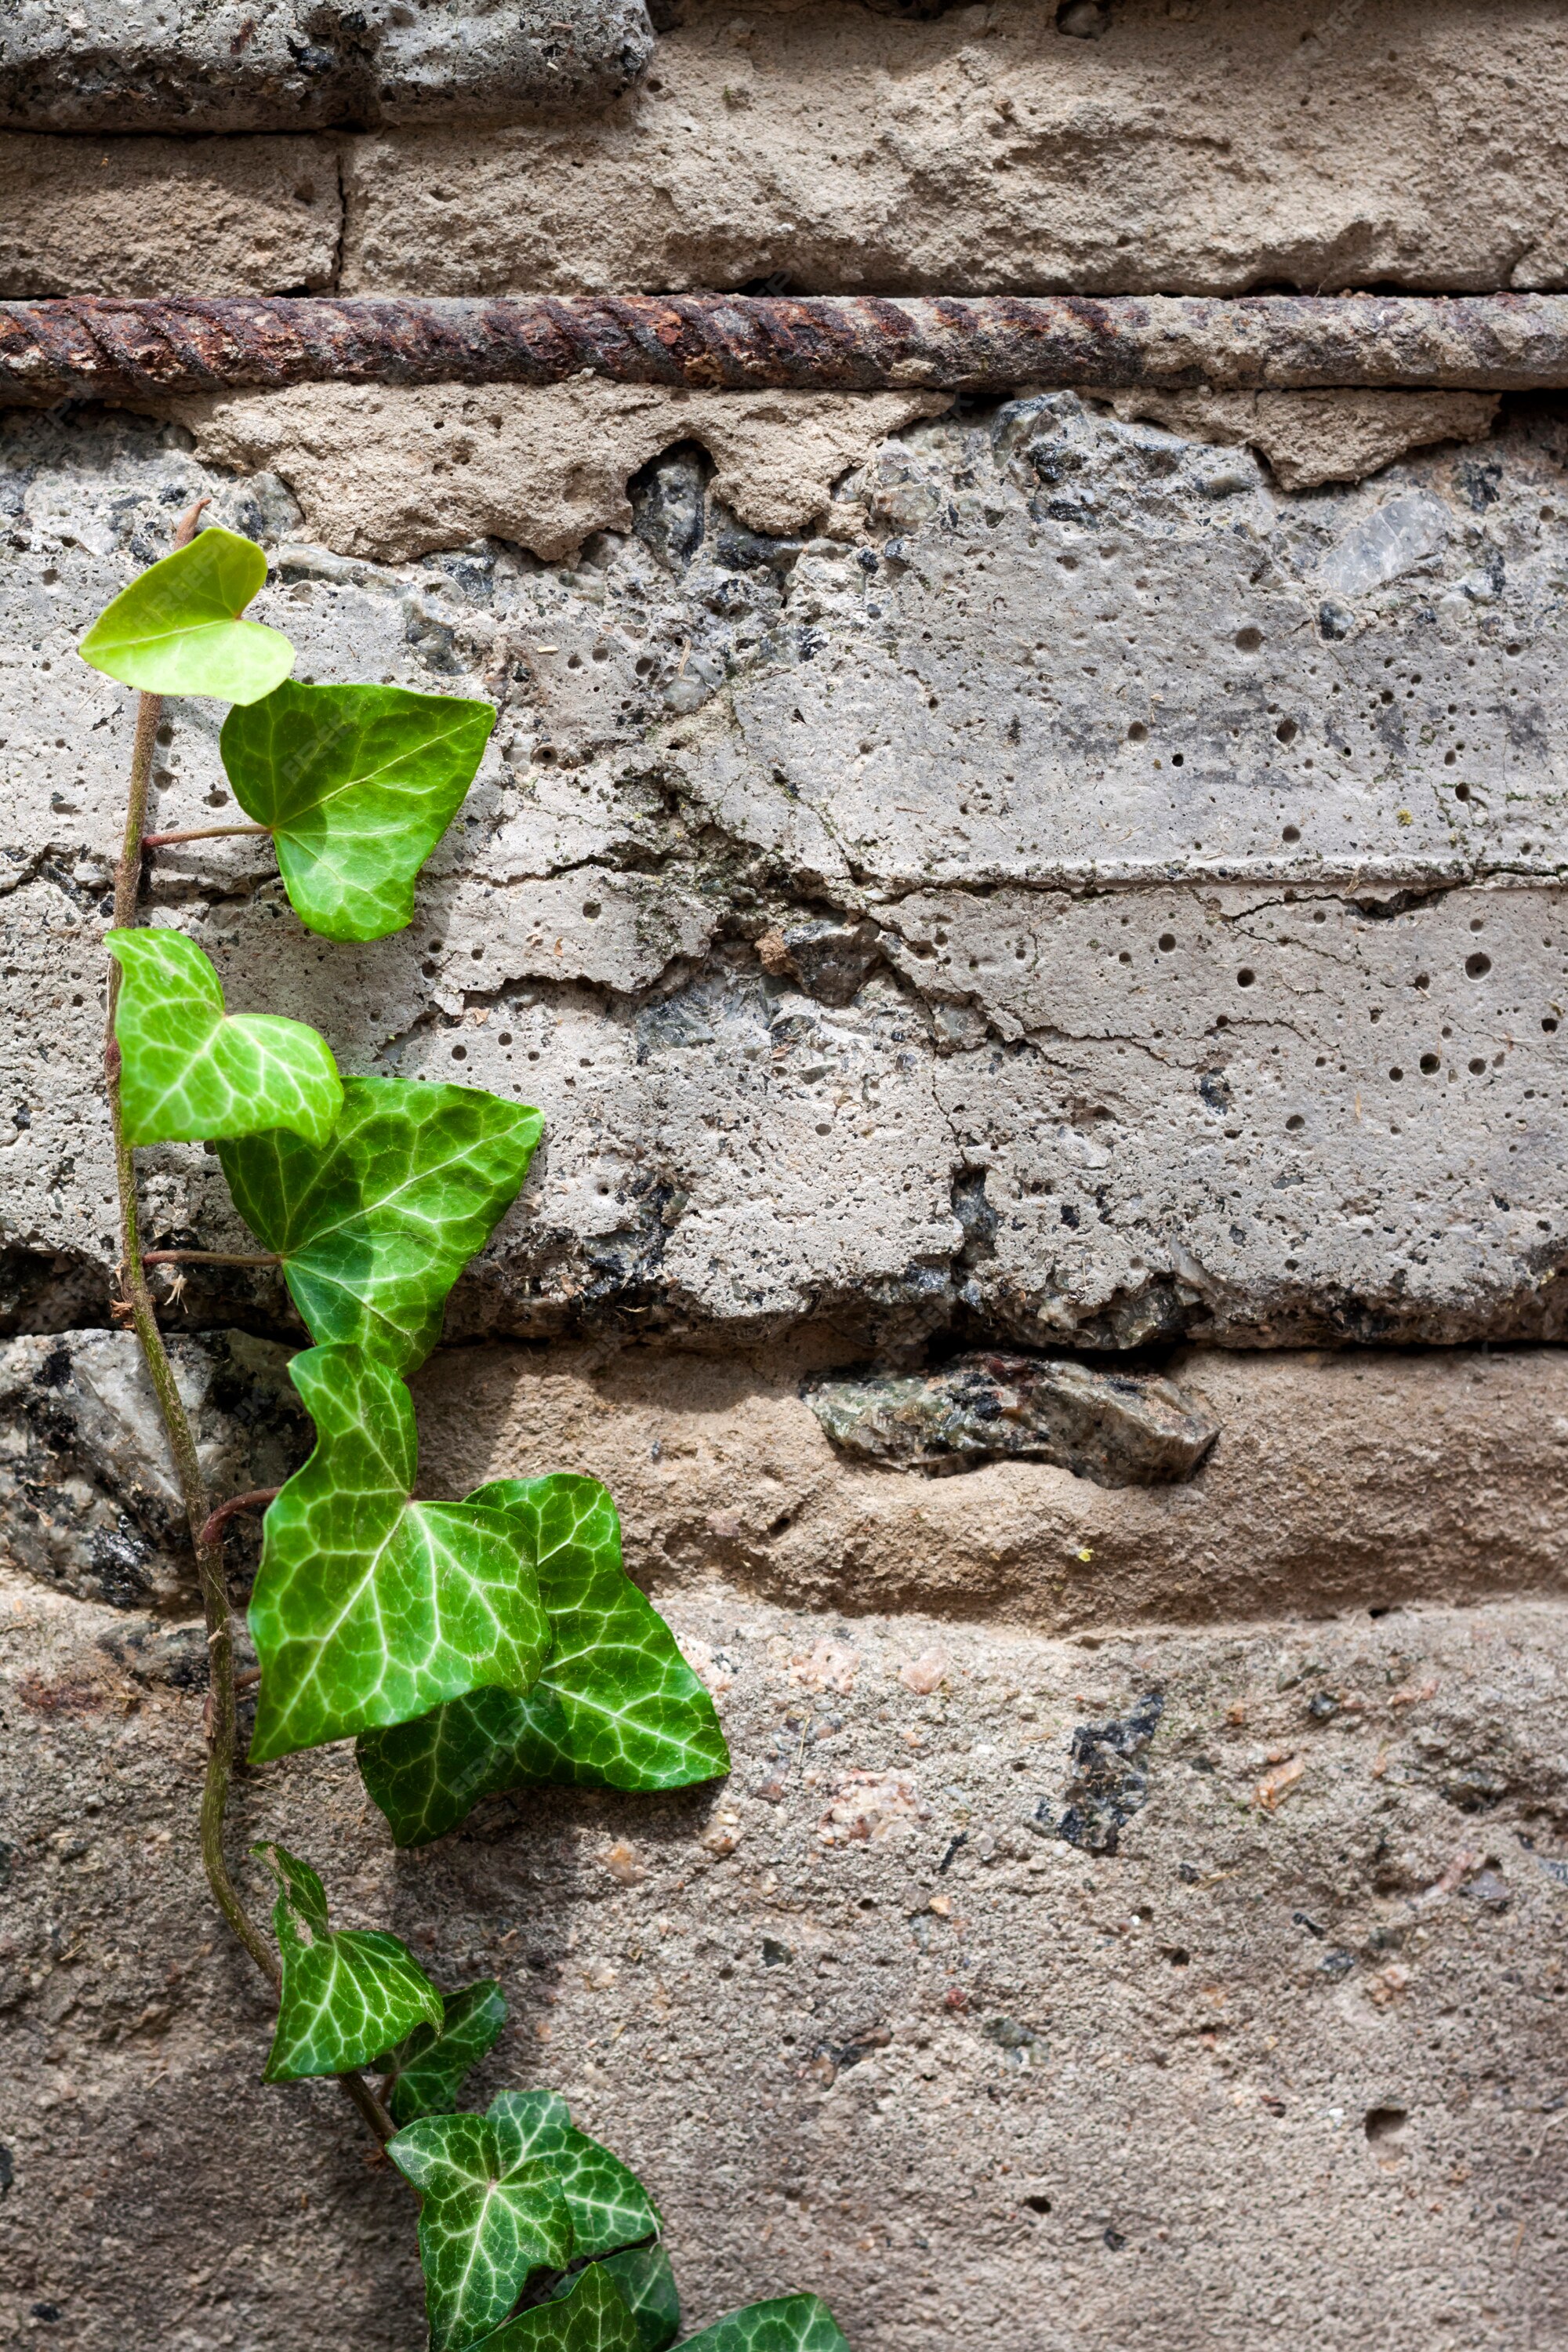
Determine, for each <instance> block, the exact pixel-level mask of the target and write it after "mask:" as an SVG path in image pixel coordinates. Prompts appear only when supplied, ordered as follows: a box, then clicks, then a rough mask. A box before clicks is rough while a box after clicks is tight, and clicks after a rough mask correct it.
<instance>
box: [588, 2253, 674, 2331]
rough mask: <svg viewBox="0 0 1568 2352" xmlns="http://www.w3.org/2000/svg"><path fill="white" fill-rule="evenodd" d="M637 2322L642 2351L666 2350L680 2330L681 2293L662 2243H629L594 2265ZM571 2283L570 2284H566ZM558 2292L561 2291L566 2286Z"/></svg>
mask: <svg viewBox="0 0 1568 2352" xmlns="http://www.w3.org/2000/svg"><path fill="white" fill-rule="evenodd" d="M595 2268H597V2269H599V2270H602V2271H603V2272H604V2273H605V2276H606V2277H607V2278H610V2279H613V2280H614V2282H615V2285H616V2293H617V2294H619V2296H620V2298H621V2300H622V2302H623V2303H624V2304H625V2305H626V2309H627V2310H628V2311H629V2312H630V2313H631V2315H632V2317H633V2319H634V2320H635V2321H636V2323H637V2341H638V2344H639V2345H640V2347H641V2352H668V2347H669V2346H670V2345H672V2344H673V2343H674V2341H675V2339H676V2337H677V2336H679V2333H680V2296H679V2292H678V2290H677V2288H676V2284H675V2273H674V2271H673V2270H671V2268H670V2265H669V2256H668V2254H667V2253H666V2252H665V2251H664V2248H663V2247H662V2246H628V2247H627V2248H626V2252H624V2253H620V2254H611V2255H610V2256H609V2257H608V2259H607V2260H606V2261H605V2262H602V2263H597V2264H595ZM568 2284H570V2283H568ZM558 2292H559V2293H560V2294H565V2292H566V2287H564V2286H563V2287H562V2288H561V2289H560V2290H558Z"/></svg>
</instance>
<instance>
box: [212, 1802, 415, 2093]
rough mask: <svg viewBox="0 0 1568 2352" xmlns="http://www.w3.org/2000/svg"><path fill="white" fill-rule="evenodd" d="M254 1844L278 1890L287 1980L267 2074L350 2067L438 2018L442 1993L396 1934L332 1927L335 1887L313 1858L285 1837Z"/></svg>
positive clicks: (270, 2078)
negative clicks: (289, 1847) (291, 1848)
mask: <svg viewBox="0 0 1568 2352" xmlns="http://www.w3.org/2000/svg"><path fill="white" fill-rule="evenodd" d="M250 1851H251V1853H254V1854H258V1855H259V1856H260V1857H261V1860H262V1861H263V1862H264V1863H265V1864H267V1866H268V1870H270V1871H271V1873H272V1874H273V1876H274V1877H275V1878H276V1879H277V1881H278V1885H279V1895H278V1900H277V1902H276V1904H275V1905H274V1906H273V1909H272V1926H273V1929H274V1932H275V1933H276V1935H277V1937H278V1950H279V1957H280V1958H281V1959H282V1963H283V1990H282V1992H281V1994H280V1995H279V2003H278V2030H277V2032H276V2034H275V2036H274V2038H273V2042H272V2054H271V2056H270V2057H269V2058H268V2061H267V2071H266V2074H264V2076H263V2078H262V2079H263V2080H264V2081H265V2082H268V2083H293V2082H298V2081H299V2079H300V2076H301V2075H304V2074H347V2073H349V2072H350V2070H351V2069H352V2068H353V2067H356V2066H366V2065H368V2064H369V2063H370V2062H371V2060H372V2059H373V2058H374V2056H375V2054H376V2053H377V2051H378V2050H384V2049H385V2048H386V2046H387V2044H388V2042H393V2041H398V2040H401V2039H402V2037H403V2036H404V2035H405V2033H406V2032H408V2031H409V2028H410V2027H411V2026H414V2025H416V2024H417V2023H419V2022H420V2021H421V2020H424V2021H426V2022H427V2023H429V2024H432V2025H435V2024H437V2023H439V2021H440V2016H441V1996H440V1994H439V1993H438V1992H437V1990H436V1988H435V1986H434V1985H433V1984H432V1983H431V1982H430V1979H428V1977H426V1974H425V1972H424V1970H423V1969H421V1968H420V1967H419V1966H418V1964H417V1962H416V1960H415V1959H414V1958H413V1955H412V1954H411V1953H409V1952H406V1951H405V1949H404V1948H403V1946H402V1945H401V1944H400V1943H399V1942H398V1940H397V1938H396V1937H395V1936H382V1935H378V1934H375V1933H374V1932H373V1931H365V1930H361V1929H359V1928H354V1927H345V1928H337V1929H333V1928H331V1927H328V1925H327V1898H326V1894H325V1892H324V1890H323V1888H322V1885H321V1880H320V1879H319V1878H318V1877H317V1875H316V1874H315V1872H314V1871H313V1870H312V1869H311V1868H310V1864H309V1863H304V1862H300V1861H299V1860H298V1859H297V1857H296V1856H295V1855H293V1854H291V1853H286V1852H285V1850H284V1848H283V1847H282V1846H280V1845H266V1844H263V1845H253V1846H252V1847H251V1849H250Z"/></svg>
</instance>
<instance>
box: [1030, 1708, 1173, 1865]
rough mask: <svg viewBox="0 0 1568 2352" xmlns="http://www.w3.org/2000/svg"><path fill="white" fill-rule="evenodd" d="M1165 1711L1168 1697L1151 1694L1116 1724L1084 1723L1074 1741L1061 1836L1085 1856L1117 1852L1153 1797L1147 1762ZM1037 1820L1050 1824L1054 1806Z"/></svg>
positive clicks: (1044, 1809)
mask: <svg viewBox="0 0 1568 2352" xmlns="http://www.w3.org/2000/svg"><path fill="white" fill-rule="evenodd" d="M1164 1712H1165V1701H1164V1696H1163V1693H1162V1692H1160V1691H1151V1692H1150V1694H1149V1696H1148V1697H1147V1698H1143V1699H1140V1701H1139V1703H1138V1705H1137V1706H1134V1707H1130V1708H1129V1709H1128V1711H1127V1713H1126V1715H1125V1716H1122V1717H1117V1718H1116V1719H1115V1720H1113V1721H1112V1722H1110V1723H1080V1724H1079V1727H1078V1728H1077V1729H1076V1731H1075V1732H1074V1733H1073V1736H1072V1779H1071V1780H1070V1782H1069V1784H1068V1799H1069V1801H1068V1806H1067V1809H1066V1811H1064V1812H1063V1814H1062V1817H1061V1819H1060V1821H1059V1822H1057V1823H1056V1833H1057V1835H1058V1837H1059V1838H1064V1839H1065V1840H1066V1841H1067V1843H1068V1845H1076V1846H1078V1847H1079V1848H1081V1850H1082V1851H1083V1852H1084V1853H1116V1851H1117V1849H1118V1847H1119V1846H1120V1844H1121V1832H1122V1830H1123V1828H1124V1827H1125V1825H1126V1823H1127V1822H1130V1821H1131V1818H1132V1816H1133V1814H1134V1813H1137V1812H1142V1810H1143V1807H1144V1805H1145V1804H1146V1803H1147V1802H1148V1798H1149V1771H1148V1767H1147V1766H1146V1765H1145V1764H1144V1762H1143V1761H1142V1759H1143V1756H1144V1754H1145V1753H1146V1751H1147V1749H1148V1746H1149V1743H1150V1741H1151V1740H1152V1738H1153V1737H1154V1734H1155V1732H1156V1731H1157V1730H1158V1729H1159V1726H1160V1717H1162V1716H1163V1714H1164ZM1035 1820H1036V1822H1037V1823H1039V1824H1040V1825H1041V1826H1042V1827H1043V1826H1045V1825H1047V1824H1048V1823H1049V1822H1050V1808H1049V1806H1048V1804H1041V1805H1040V1806H1039V1807H1038V1808H1037V1811H1036V1813H1035Z"/></svg>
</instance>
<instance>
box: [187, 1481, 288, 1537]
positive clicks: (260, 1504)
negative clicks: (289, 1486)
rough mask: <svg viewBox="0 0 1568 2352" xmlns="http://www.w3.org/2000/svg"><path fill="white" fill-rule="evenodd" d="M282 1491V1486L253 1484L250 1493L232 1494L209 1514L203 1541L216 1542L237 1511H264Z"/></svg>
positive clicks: (203, 1529) (204, 1527)
mask: <svg viewBox="0 0 1568 2352" xmlns="http://www.w3.org/2000/svg"><path fill="white" fill-rule="evenodd" d="M282 1492H283V1489H282V1487H281V1486H253V1487H252V1488H251V1490H250V1492H249V1494H248V1495H231V1496H229V1498H228V1500H227V1502H226V1503H220V1504H219V1505H218V1507H217V1508H216V1510H215V1511H209V1513H208V1514H207V1517H206V1519H205V1523H204V1525H203V1528H202V1541H203V1543H216V1542H217V1541H218V1540H219V1538H221V1536H222V1534H223V1531H224V1529H225V1528H226V1526H227V1525H228V1522H229V1521H230V1519H232V1518H233V1517H235V1516H236V1515H237V1513H238V1512H240V1511H264V1510H265V1509H266V1508H267V1506H268V1503H275V1502H276V1501H277V1499H278V1497H279V1495H280V1494H281V1493H282Z"/></svg>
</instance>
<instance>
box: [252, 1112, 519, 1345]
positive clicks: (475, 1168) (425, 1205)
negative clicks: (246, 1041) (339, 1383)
mask: <svg viewBox="0 0 1568 2352" xmlns="http://www.w3.org/2000/svg"><path fill="white" fill-rule="evenodd" d="M542 1124H543V1122H542V1119H541V1118H540V1116H539V1113H538V1112H537V1111H536V1110H530V1109H528V1108H526V1107H525V1106H524V1105H522V1104H521V1103H510V1102H503V1101H502V1099H501V1097H500V1096H499V1095H487V1094H481V1093H479V1090H478V1089H477V1088H476V1087H447V1086H437V1085H429V1084H426V1083H425V1082H424V1081H421V1080H415V1079H409V1078H349V1079H347V1080H345V1082H344V1087H343V1108H342V1116H341V1118H339V1120H338V1123H337V1126H336V1128H335V1129H333V1131H332V1134H331V1138H330V1139H329V1140H327V1141H326V1142H325V1143H323V1144H321V1145H320V1146H311V1145H307V1144H303V1143H300V1142H297V1141H296V1140H295V1139H294V1138H293V1137H291V1136H288V1135H281V1134H274V1135H267V1136H258V1137H253V1138H250V1139H247V1141H245V1142H243V1143H236V1144H232V1145H229V1146H226V1148H225V1150H223V1152H222V1154H221V1155H220V1156H221V1158H222V1160H223V1169H224V1174H225V1175H226V1177H227V1179H228V1187H229V1191H230V1192H232V1193H233V1195H234V1200H235V1205H236V1207H237V1209H238V1211H239V1213H240V1215H241V1216H242V1217H243V1218H244V1219H245V1222H246V1223H247V1225H248V1226H249V1227H250V1229H251V1231H252V1233H253V1234H256V1236H257V1238H258V1240H259V1241H262V1242H264V1243H265V1244H266V1245H267V1247H268V1249H270V1250H276V1251H277V1252H278V1254H279V1256H280V1257H281V1259H282V1260H283V1271H284V1275H285V1276H286V1278H287V1280H288V1284H289V1291H290V1292H291V1294H292V1296H293V1299H294V1304H295V1305H296V1307H298V1308H299V1309H300V1314H301V1315H302V1316H303V1317H304V1318H305V1324H306V1327H307V1328H308V1329H309V1331H310V1336H311V1338H312V1339H317V1340H321V1341H323V1342H330V1341H334V1340H344V1341H352V1342H353V1343H354V1344H355V1345H356V1346H358V1347H362V1348H365V1349H369V1350H370V1351H371V1353H373V1354H374V1355H377V1356H380V1357H382V1358H384V1360H385V1361H386V1362H387V1363H389V1364H391V1365H393V1366H394V1367H395V1369H396V1370H400V1371H410V1370H413V1368H414V1366H415V1365H416V1363H418V1362H419V1361H420V1360H422V1358H424V1357H425V1356H427V1355H428V1354H429V1352H430V1350H431V1349H432V1348H433V1347H434V1346H435V1344H436V1342H437V1339H439V1338H440V1336H441V1314H442V1309H443V1307H445V1305H446V1300H447V1292H448V1291H449V1290H450V1289H451V1287H452V1285H453V1283H454V1282H456V1280H457V1278H458V1275H459V1274H460V1273H461V1272H462V1270H463V1268H464V1266H465V1265H467V1264H468V1260H469V1259H470V1258H471V1257H472V1256H473V1255H474V1253H475V1251H476V1250H479V1249H482V1248H483V1247H484V1245H485V1243H486V1242H487V1241H488V1240H489V1236H490V1234H491V1233H492V1231H493V1230H494V1228H495V1226H496V1224H497V1223H498V1221H499V1220H500V1217H501V1216H502V1215H503V1214H504V1213H505V1211H506V1209H507V1207H508V1206H509V1204H510V1202H511V1201H512V1200H513V1199H514V1198H515V1197H516V1194H517V1192H518V1191H519V1189H520V1187H521V1183H522V1180H523V1178H524V1177H525V1176H526V1175H527V1173H528V1163H529V1161H530V1160H531V1158H532V1156H533V1148H534V1146H535V1144H536V1143H537V1142H538V1140H539V1134H540V1129H541V1127H542Z"/></svg>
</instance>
